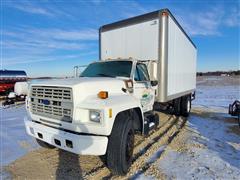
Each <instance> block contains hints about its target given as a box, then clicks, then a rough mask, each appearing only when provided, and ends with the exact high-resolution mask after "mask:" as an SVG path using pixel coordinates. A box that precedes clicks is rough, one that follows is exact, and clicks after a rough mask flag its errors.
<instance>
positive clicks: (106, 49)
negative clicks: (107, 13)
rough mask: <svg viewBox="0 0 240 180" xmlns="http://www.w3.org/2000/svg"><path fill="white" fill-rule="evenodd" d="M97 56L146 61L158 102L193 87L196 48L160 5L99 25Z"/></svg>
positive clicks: (189, 90) (103, 58)
mask: <svg viewBox="0 0 240 180" xmlns="http://www.w3.org/2000/svg"><path fill="white" fill-rule="evenodd" d="M99 37H100V41H99V43H100V44H99V48H100V57H99V58H100V60H107V59H129V58H132V59H137V60H140V61H148V65H149V74H150V77H151V78H152V79H155V80H158V88H157V98H156V101H157V102H168V101H170V100H173V99H175V98H178V97H181V96H183V95H185V94H190V93H192V92H193V91H194V90H195V88H196V59H197V49H196V46H195V45H194V44H193V42H192V41H191V39H190V38H189V37H188V35H187V34H186V33H185V31H184V30H183V28H182V27H181V26H180V25H179V23H178V22H177V21H176V19H175V18H174V17H173V15H172V14H171V13H170V11H169V10H167V9H163V10H159V11H155V12H152V13H148V14H145V15H141V16H137V17H134V18H130V19H126V20H123V21H119V22H116V23H112V24H108V25H105V26H102V27H101V28H100V30H99Z"/></svg>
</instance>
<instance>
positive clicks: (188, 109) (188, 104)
mask: <svg viewBox="0 0 240 180" xmlns="http://www.w3.org/2000/svg"><path fill="white" fill-rule="evenodd" d="M190 109H191V103H190V100H189V99H188V101H187V112H190Z"/></svg>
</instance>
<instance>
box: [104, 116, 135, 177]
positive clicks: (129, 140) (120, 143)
mask: <svg viewBox="0 0 240 180" xmlns="http://www.w3.org/2000/svg"><path fill="white" fill-rule="evenodd" d="M133 148H134V128H133V122H132V120H131V119H130V117H129V115H128V113H120V114H119V115H118V116H117V118H116V120H115V123H114V125H113V129H112V133H111V135H110V137H109V143H108V150H107V154H106V158H107V166H108V168H109V169H110V170H111V171H112V173H113V174H117V175H124V174H126V173H127V172H128V169H129V167H130V165H131V163H132V154H133Z"/></svg>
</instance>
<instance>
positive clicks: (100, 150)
mask: <svg viewBox="0 0 240 180" xmlns="http://www.w3.org/2000/svg"><path fill="white" fill-rule="evenodd" d="M24 123H25V127H26V131H27V133H28V134H29V135H30V136H33V137H35V138H37V139H40V140H42V141H44V142H47V143H48V144H51V145H53V146H56V147H58V148H60V149H64V150H66V151H70V152H73V153H75V154H82V155H104V154H105V153H106V150H107V144H108V138H107V137H105V136H92V135H78V134H73V133H69V132H65V131H63V130H59V129H55V128H52V127H48V126H45V125H43V124H39V123H35V122H33V121H31V120H29V119H27V118H25V120H24Z"/></svg>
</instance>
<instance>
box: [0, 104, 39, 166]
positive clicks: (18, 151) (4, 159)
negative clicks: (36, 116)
mask: <svg viewBox="0 0 240 180" xmlns="http://www.w3.org/2000/svg"><path fill="white" fill-rule="evenodd" d="M25 116H26V110H25V106H24V105H17V106H15V107H14V106H11V107H9V108H3V107H0V124H1V131H0V140H1V144H0V151H1V158H0V164H1V166H4V165H7V164H9V163H10V162H12V161H14V160H16V159H17V158H19V157H21V156H23V155H24V154H26V153H27V152H29V151H31V150H33V149H35V148H37V147H38V145H37V144H36V142H35V140H34V139H33V138H31V137H30V136H28V135H27V133H26V131H25V126H24V117H25Z"/></svg>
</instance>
